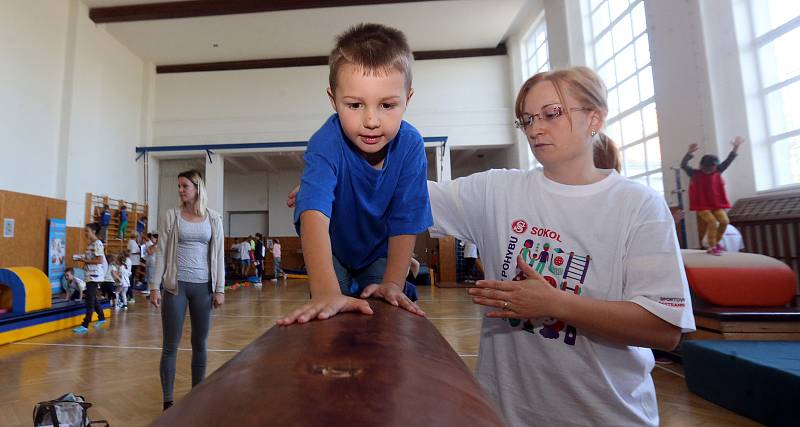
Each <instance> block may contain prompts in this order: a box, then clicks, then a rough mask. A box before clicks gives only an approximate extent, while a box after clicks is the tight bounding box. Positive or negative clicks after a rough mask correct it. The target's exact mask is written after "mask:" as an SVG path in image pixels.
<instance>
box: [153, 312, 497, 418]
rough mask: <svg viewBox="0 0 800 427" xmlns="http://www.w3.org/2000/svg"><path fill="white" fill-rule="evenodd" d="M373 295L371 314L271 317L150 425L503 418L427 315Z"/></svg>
mask: <svg viewBox="0 0 800 427" xmlns="http://www.w3.org/2000/svg"><path fill="white" fill-rule="evenodd" d="M370 305H371V306H372V308H373V310H374V311H375V314H374V315H372V316H367V315H361V314H349V313H346V314H340V315H338V316H336V317H334V318H332V319H329V320H325V321H314V322H310V323H307V324H304V325H292V326H288V327H278V326H275V327H272V328H271V329H270V330H269V331H267V332H266V333H265V334H264V335H262V336H261V337H259V338H257V339H256V340H255V341H253V342H252V343H251V344H250V345H248V346H247V347H246V348H245V349H244V350H242V351H241V352H240V353H239V354H238V355H236V357H234V358H233V359H231V360H230V361H228V362H227V363H226V364H225V365H223V366H222V367H221V368H220V369H218V370H217V371H216V372H214V373H213V374H212V375H211V376H209V377H208V378H206V380H205V381H203V383H201V384H200V385H198V386H197V387H195V388H194V389H193V390H192V391H191V392H190V393H189V394H187V395H186V396H185V397H184V398H183V399H181V400H179V401H178V402H177V403H176V405H175V406H173V407H172V408H170V409H169V410H167V411H165V412H164V413H163V414H162V416H161V417H159V418H158V419H157V420H156V421H155V422H154V423H153V425H154V426H170V427H172V426H182V425H187V426H188V425H191V426H222V425H226V426H251V425H275V426H290V425H304V426H306V425H308V426H313V425H325V426H338V425H342V426H344V425H347V426H353V425H361V426H377V425H380V426H390V425H396V426H432V425H438V426H451V425H452V426H466V425H469V426H501V425H503V421H502V418H501V417H500V416H499V415H498V413H497V411H496V410H495V408H494V407H493V405H492V404H490V403H489V402H488V400H487V399H486V397H485V395H484V393H483V390H482V389H481V387H480V385H479V384H478V383H477V381H476V380H475V379H474V377H473V375H472V373H471V372H470V371H469V369H468V368H467V366H466V365H464V363H463V362H462V361H461V359H460V358H459V356H458V355H457V354H456V353H455V352H454V351H453V349H452V348H451V347H450V345H449V344H448V343H447V341H445V339H444V338H443V337H442V336H441V335H440V334H439V332H438V331H437V330H436V328H435V327H434V326H433V324H431V323H430V321H429V320H427V319H425V318H422V317H418V316H415V315H413V314H411V313H408V312H406V311H404V310H402V309H399V308H396V307H393V306H391V305H388V304H386V303H384V302H381V301H377V300H370Z"/></svg>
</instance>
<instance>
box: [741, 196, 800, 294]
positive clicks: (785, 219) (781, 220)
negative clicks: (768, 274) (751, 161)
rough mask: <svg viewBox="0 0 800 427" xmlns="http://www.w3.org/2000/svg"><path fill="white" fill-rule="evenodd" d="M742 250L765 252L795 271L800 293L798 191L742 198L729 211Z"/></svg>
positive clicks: (799, 202) (799, 214)
mask: <svg viewBox="0 0 800 427" xmlns="http://www.w3.org/2000/svg"><path fill="white" fill-rule="evenodd" d="M728 217H729V218H730V220H731V224H733V225H734V226H736V228H738V229H739V231H741V233H742V238H743V239H744V251H745V252H751V253H757V254H762V255H767V256H770V257H773V258H776V259H779V260H781V261H783V262H784V263H786V264H787V265H788V266H789V267H791V268H792V270H794V272H795V278H796V279H797V285H796V286H797V288H796V291H795V292H796V293H797V294H798V295H800V193H794V194H788V195H775V196H758V197H751V198H747V199H741V200H738V201H737V202H736V204H734V205H733V207H732V208H731V209H730V211H729V212H728Z"/></svg>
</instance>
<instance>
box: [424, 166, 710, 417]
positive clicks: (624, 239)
mask: <svg viewBox="0 0 800 427" xmlns="http://www.w3.org/2000/svg"><path fill="white" fill-rule="evenodd" d="M608 174H609V175H608V176H607V177H606V178H604V179H603V180H601V181H599V182H597V183H594V184H590V185H582V186H570V185H563V184H559V183H556V182H553V181H551V180H549V179H547V178H545V177H544V175H543V174H542V172H540V171H537V170H532V171H528V172H525V171H517V170H491V171H487V172H483V173H478V174H475V175H472V176H469V177H466V178H462V179H457V180H454V181H450V182H446V183H442V184H436V183H432V182H429V183H428V191H429V193H430V198H431V207H432V209H433V218H434V226H433V227H432V228H431V234H432V235H452V236H455V237H457V238H459V239H462V240H469V241H473V242H475V243H477V245H478V248H480V250H481V259H482V260H483V265H484V271H485V273H486V277H487V279H494V280H512V279H513V278H514V276H515V275H516V272H515V269H516V258H517V255H518V254H522V256H523V258H524V259H525V260H526V261H527V262H528V263H529V264H530V265H532V266H533V267H534V269H536V270H537V271H539V272H540V274H541V275H542V276H543V277H544V278H545V280H547V281H548V282H550V283H551V284H553V285H554V286H557V287H558V288H560V289H562V290H564V291H565V292H574V293H579V295H580V296H581V297H584V298H586V297H589V298H596V299H602V300H609V301H631V302H634V303H636V304H639V305H640V306H642V307H643V308H645V309H646V310H648V311H650V312H651V313H653V314H655V315H656V316H658V317H660V318H662V319H664V320H665V321H667V322H669V323H671V324H673V325H676V326H678V327H680V328H681V329H682V330H683V331H684V332H689V331H693V330H694V327H695V325H694V318H693V315H692V310H691V301H690V297H689V290H688V286H687V282H686V275H685V272H684V270H683V262H682V260H681V256H680V252H679V248H678V242H677V239H676V237H675V227H674V222H673V219H672V216H671V215H670V212H669V209H668V208H667V205H666V203H665V201H664V198H663V197H662V196H661V195H660V194H658V193H656V192H655V191H653V190H651V189H649V188H647V187H645V186H642V185H641V184H638V183H635V182H633V181H630V180H628V179H626V178H623V177H621V176H620V175H619V174H617V173H616V172H613V171H609V172H608ZM487 208H488V209H490V212H489V214H487V212H486V211H487ZM627 327H634V325H620V328H627ZM653 365H654V360H653V354H652V352H651V350H649V349H646V348H641V347H632V346H620V345H616V344H611V343H608V342H606V341H604V340H602V339H600V338H595V337H592V336H587V335H585V334H584V333H582V331H581V330H579V329H576V328H575V327H574V326H572V325H569V324H564V322H562V321H559V320H557V319H552V318H550V319H530V320H529V319H522V321H517V320H515V321H509V320H504V319H489V318H484V319H483V325H482V331H481V344H480V354H479V359H478V368H477V373H476V375H477V377H478V380H479V381H480V383H481V384H482V385H483V387H484V389H485V390H486V391H487V393H488V395H489V397H490V398H491V399H492V400H493V401H494V402H495V403H496V404H497V406H498V407H499V408H500V410H501V411H502V412H503V414H504V415H505V418H506V420H507V421H508V423H509V424H510V425H512V426H529V425H548V426H549V425H561V426H573V425H574V426H578V425H587V426H590V425H591V426H594V425H609V426H612V425H613V426H642V425H658V406H657V402H656V394H655V388H654V385H653V380H652V377H651V375H650V371H651V370H652V369H653Z"/></svg>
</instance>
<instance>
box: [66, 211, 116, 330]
mask: <svg viewBox="0 0 800 427" xmlns="http://www.w3.org/2000/svg"><path fill="white" fill-rule="evenodd" d="M83 233H84V237H85V238H86V240H88V241H89V244H88V245H87V246H86V253H84V254H83V255H73V257H72V259H74V260H75V261H83V263H84V266H85V270H86V292H85V294H86V315H85V316H84V318H83V322H81V325H80V326H78V327H77V328H74V329H73V330H72V331H73V332H75V333H76V334H78V335H80V334H85V333H87V332H89V323H91V321H92V314H93V313H95V312H96V313H97V322H96V323H95V324H94V327H95V329H97V328H99V327H100V326H101V325H102V324H103V323H105V321H106V316H105V314H103V307H102V306H101V305H100V300H99V299H98V298H97V292H98V289H99V287H100V284H101V283H102V282H103V279H104V278H105V275H106V269H107V268H108V261H107V260H106V255H105V246H104V245H103V242H101V241H100V239H99V238H98V237H97V234H98V233H100V224H98V223H96V222H93V223H90V224H86V227H84V228H83Z"/></svg>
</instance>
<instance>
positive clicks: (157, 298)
mask: <svg viewBox="0 0 800 427" xmlns="http://www.w3.org/2000/svg"><path fill="white" fill-rule="evenodd" d="M150 304H153V307H155V308H158V307H160V306H161V292H159V291H157V290H151V291H150Z"/></svg>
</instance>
